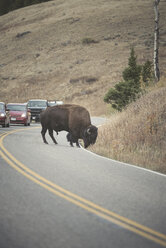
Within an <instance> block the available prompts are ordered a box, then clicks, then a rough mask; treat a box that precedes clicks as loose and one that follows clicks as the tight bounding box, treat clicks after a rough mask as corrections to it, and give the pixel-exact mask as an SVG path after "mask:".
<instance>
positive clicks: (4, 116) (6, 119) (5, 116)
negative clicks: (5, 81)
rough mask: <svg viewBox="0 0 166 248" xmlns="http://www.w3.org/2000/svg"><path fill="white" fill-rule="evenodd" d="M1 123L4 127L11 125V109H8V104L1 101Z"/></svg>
mask: <svg viewBox="0 0 166 248" xmlns="http://www.w3.org/2000/svg"><path fill="white" fill-rule="evenodd" d="M0 125H2V127H9V126H10V116H9V111H7V108H6V104H5V103H4V102H0Z"/></svg>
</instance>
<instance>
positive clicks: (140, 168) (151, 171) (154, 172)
mask: <svg viewBox="0 0 166 248" xmlns="http://www.w3.org/2000/svg"><path fill="white" fill-rule="evenodd" d="M101 126H102V125H98V126H97V127H101ZM80 146H81V148H82V149H83V150H85V151H86V152H89V153H91V154H93V155H94V156H97V157H100V158H103V159H107V160H110V161H112V162H116V163H119V164H123V165H126V166H130V167H133V168H137V169H139V170H144V171H147V172H150V173H153V174H156V175H159V176H163V177H166V175H165V174H162V173H160V172H157V171H153V170H150V169H146V168H143V167H141V166H137V165H133V164H128V163H125V162H121V161H118V160H114V159H111V158H107V157H104V156H101V155H99V154H97V153H94V152H91V151H89V150H87V149H85V148H84V147H83V146H82V145H80Z"/></svg>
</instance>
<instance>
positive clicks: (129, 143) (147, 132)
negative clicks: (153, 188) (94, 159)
mask: <svg viewBox="0 0 166 248" xmlns="http://www.w3.org/2000/svg"><path fill="white" fill-rule="evenodd" d="M90 149H91V151H93V152H95V153H97V154H99V155H102V156H106V157H109V158H112V159H115V160H119V161H123V162H126V163H130V164H134V165H139V166H142V167H144V168H147V169H151V170H154V171H158V172H161V173H166V78H163V79H161V80H160V82H158V84H156V85H153V86H149V87H148V88H147V89H146V94H144V95H142V96H141V97H140V98H139V99H137V100H136V101H134V102H132V103H131V104H129V105H128V107H127V108H126V109H125V110H124V111H123V112H116V113H114V114H112V115H111V117H110V119H109V120H108V122H107V124H105V125H104V126H102V127H100V128H99V135H98V139H97V142H96V144H95V145H94V146H92V147H91V148H90Z"/></svg>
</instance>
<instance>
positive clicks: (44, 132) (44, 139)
mask: <svg viewBox="0 0 166 248" xmlns="http://www.w3.org/2000/svg"><path fill="white" fill-rule="evenodd" d="M46 132H47V128H43V127H42V130H41V135H42V138H43V141H44V143H45V144H48V142H47V140H46V138H45V134H46Z"/></svg>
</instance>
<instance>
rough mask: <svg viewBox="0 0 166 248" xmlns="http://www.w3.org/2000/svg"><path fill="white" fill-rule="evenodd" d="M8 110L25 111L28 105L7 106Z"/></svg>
mask: <svg viewBox="0 0 166 248" xmlns="http://www.w3.org/2000/svg"><path fill="white" fill-rule="evenodd" d="M7 108H8V109H9V110H11V111H25V110H26V105H7Z"/></svg>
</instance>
